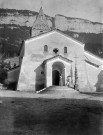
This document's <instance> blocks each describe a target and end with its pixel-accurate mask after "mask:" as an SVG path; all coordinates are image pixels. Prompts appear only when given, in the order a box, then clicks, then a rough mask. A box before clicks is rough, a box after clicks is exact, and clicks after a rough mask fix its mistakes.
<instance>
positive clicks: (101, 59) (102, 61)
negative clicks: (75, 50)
mask: <svg viewBox="0 0 103 135" xmlns="http://www.w3.org/2000/svg"><path fill="white" fill-rule="evenodd" d="M84 54H85V55H86V56H85V57H86V58H87V59H89V58H88V57H87V55H89V56H90V57H92V58H95V59H97V60H99V61H100V62H101V63H103V58H100V57H98V56H96V55H94V54H93V53H91V52H89V51H86V50H85V51H84ZM99 66H101V65H99Z"/></svg>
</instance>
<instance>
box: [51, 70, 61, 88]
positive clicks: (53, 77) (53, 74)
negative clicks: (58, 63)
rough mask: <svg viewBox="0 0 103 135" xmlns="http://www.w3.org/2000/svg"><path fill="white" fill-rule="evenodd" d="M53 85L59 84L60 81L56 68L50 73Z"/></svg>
mask: <svg viewBox="0 0 103 135" xmlns="http://www.w3.org/2000/svg"><path fill="white" fill-rule="evenodd" d="M52 79H53V81H52V82H53V85H56V86H59V82H60V73H59V71H57V70H54V71H53V73H52Z"/></svg>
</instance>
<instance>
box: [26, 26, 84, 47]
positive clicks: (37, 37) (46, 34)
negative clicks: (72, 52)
mask: <svg viewBox="0 0 103 135" xmlns="http://www.w3.org/2000/svg"><path fill="white" fill-rule="evenodd" d="M53 33H58V34H60V35H62V36H64V37H66V38H68V39H70V40H72V41H73V42H75V43H77V44H79V45H81V46H84V45H85V44H84V43H82V42H80V41H78V40H76V39H74V38H72V37H70V36H68V35H66V34H64V33H63V32H61V31H59V30H57V29H55V30H51V31H48V32H46V33H43V34H40V35H37V36H34V37H31V38H29V39H27V40H25V41H24V42H25V43H28V42H31V41H34V40H37V39H40V38H42V37H44V36H48V35H51V34H53Z"/></svg>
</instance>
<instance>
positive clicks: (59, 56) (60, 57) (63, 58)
mask: <svg viewBox="0 0 103 135" xmlns="http://www.w3.org/2000/svg"><path fill="white" fill-rule="evenodd" d="M56 58H59V59H62V60H63V61H66V62H69V63H71V62H73V61H72V60H69V59H67V58H65V57H63V56H61V55H56V56H54V57H51V58H49V59H46V60H44V62H43V63H44V64H45V63H47V62H48V61H51V60H54V59H56Z"/></svg>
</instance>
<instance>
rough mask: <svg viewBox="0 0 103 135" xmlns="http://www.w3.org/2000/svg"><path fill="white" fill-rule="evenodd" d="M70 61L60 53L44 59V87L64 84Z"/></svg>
mask: <svg viewBox="0 0 103 135" xmlns="http://www.w3.org/2000/svg"><path fill="white" fill-rule="evenodd" d="M71 63H72V61H70V60H68V59H66V58H65V57H62V56H60V55H58V56H55V57H52V58H49V59H47V60H45V61H44V64H45V87H50V86H65V85H66V80H67V76H68V75H70V68H71Z"/></svg>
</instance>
